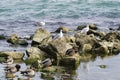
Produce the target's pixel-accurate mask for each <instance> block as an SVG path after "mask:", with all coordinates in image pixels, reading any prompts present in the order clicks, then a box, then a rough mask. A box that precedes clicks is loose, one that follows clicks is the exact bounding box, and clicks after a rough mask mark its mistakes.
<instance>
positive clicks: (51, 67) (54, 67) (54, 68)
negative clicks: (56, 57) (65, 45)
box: [41, 66, 57, 72]
mask: <svg viewBox="0 0 120 80" xmlns="http://www.w3.org/2000/svg"><path fill="white" fill-rule="evenodd" d="M56 70H57V67H56V66H50V67H46V68H43V69H42V70H41V71H42V72H55V71H56Z"/></svg>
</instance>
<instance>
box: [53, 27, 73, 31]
mask: <svg viewBox="0 0 120 80" xmlns="http://www.w3.org/2000/svg"><path fill="white" fill-rule="evenodd" d="M60 30H62V32H63V33H68V32H69V31H71V30H70V29H69V28H67V27H65V26H61V27H59V28H58V29H57V30H56V31H55V32H57V33H59V32H60Z"/></svg>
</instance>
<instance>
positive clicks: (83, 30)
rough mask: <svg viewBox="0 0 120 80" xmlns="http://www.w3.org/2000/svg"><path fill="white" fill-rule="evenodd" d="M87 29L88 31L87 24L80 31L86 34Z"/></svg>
mask: <svg viewBox="0 0 120 80" xmlns="http://www.w3.org/2000/svg"><path fill="white" fill-rule="evenodd" d="M88 31H89V25H87V26H86V27H85V28H83V29H82V30H81V33H82V34H87V32H88Z"/></svg>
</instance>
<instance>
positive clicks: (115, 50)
mask: <svg viewBox="0 0 120 80" xmlns="http://www.w3.org/2000/svg"><path fill="white" fill-rule="evenodd" d="M119 52H120V42H115V43H114V44H113V50H112V53H113V54H118V53H119Z"/></svg>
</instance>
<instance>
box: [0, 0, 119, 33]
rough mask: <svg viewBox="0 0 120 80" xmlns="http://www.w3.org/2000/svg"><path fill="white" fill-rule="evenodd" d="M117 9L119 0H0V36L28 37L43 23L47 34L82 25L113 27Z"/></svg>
mask: <svg viewBox="0 0 120 80" xmlns="http://www.w3.org/2000/svg"><path fill="white" fill-rule="evenodd" d="M119 7H120V0H12V1H11V0H0V33H4V34H8V33H9V34H10V33H12V32H14V33H18V34H20V35H21V33H22V34H25V35H26V34H32V33H33V32H34V31H35V29H36V26H35V25H34V24H35V22H36V21H46V23H47V24H46V28H47V29H48V30H50V31H53V30H54V29H56V27H59V26H60V25H65V26H69V27H72V28H76V27H77V26H78V25H80V24H83V23H95V24H98V26H100V27H117V26H118V24H119V21H120V8H119ZM28 30H29V31H28ZM6 31H7V32H8V33H6Z"/></svg>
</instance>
